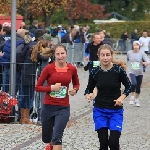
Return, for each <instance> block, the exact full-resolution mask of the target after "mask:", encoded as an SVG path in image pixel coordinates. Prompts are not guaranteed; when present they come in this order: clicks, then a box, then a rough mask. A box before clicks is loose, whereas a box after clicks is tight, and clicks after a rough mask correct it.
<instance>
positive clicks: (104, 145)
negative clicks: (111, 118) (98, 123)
mask: <svg viewBox="0 0 150 150" xmlns="http://www.w3.org/2000/svg"><path fill="white" fill-rule="evenodd" d="M97 133H98V138H99V142H100V149H99V150H108V147H109V148H110V150H119V138H120V135H121V132H119V131H117V130H110V136H109V137H108V128H101V129H99V130H97Z"/></svg>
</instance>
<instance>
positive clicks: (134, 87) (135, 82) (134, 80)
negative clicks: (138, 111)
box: [129, 73, 143, 94]
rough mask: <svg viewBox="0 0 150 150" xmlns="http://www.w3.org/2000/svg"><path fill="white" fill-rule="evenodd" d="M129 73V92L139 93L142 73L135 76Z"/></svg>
mask: <svg viewBox="0 0 150 150" xmlns="http://www.w3.org/2000/svg"><path fill="white" fill-rule="evenodd" d="M129 75H130V79H131V92H136V93H137V94H140V92H141V90H140V89H141V84H142V80H143V75H138V76H135V75H134V74H132V73H130V74H129Z"/></svg>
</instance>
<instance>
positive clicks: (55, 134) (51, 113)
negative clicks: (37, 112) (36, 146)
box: [41, 104, 70, 145]
mask: <svg viewBox="0 0 150 150" xmlns="http://www.w3.org/2000/svg"><path fill="white" fill-rule="evenodd" d="M69 117H70V106H53V105H48V104H44V105H43V107H42V111H41V121H42V141H43V142H44V143H50V142H52V145H62V137H63V132H64V129H65V128H66V125H67V122H68V121H69Z"/></svg>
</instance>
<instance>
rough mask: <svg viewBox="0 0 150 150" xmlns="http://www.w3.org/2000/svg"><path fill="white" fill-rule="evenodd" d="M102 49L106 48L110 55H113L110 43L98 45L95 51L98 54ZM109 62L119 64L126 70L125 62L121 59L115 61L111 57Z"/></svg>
mask: <svg viewBox="0 0 150 150" xmlns="http://www.w3.org/2000/svg"><path fill="white" fill-rule="evenodd" d="M102 49H108V50H109V51H110V53H111V55H112V56H113V54H114V53H113V49H112V47H111V46H110V45H108V44H103V45H101V46H100V47H99V49H98V53H97V55H98V56H99V55H100V51H101V50H102ZM111 62H112V63H114V64H116V65H119V66H121V67H122V68H123V69H124V70H126V63H125V62H123V61H117V60H116V59H114V58H112V61H111Z"/></svg>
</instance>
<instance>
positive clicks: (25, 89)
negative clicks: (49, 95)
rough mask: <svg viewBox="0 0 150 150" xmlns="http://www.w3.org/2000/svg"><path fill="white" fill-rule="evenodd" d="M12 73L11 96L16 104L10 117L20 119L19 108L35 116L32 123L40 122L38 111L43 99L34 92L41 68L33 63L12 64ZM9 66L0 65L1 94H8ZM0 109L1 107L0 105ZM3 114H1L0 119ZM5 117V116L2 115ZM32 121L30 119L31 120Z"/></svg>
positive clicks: (5, 64) (39, 94) (7, 64)
mask: <svg viewBox="0 0 150 150" xmlns="http://www.w3.org/2000/svg"><path fill="white" fill-rule="evenodd" d="M13 66H16V70H14V68H15V67H13V72H16V81H15V83H16V84H15V85H14V89H15V95H11V96H13V97H15V98H16V99H17V100H18V104H17V105H16V106H15V108H13V110H12V114H11V117H13V118H15V120H16V119H18V118H19V117H20V108H28V109H29V110H31V115H32V114H33V113H34V114H36V118H34V121H35V119H36V121H38V120H40V109H41V103H42V99H43V95H41V93H38V92H36V91H35V90H34V89H35V84H36V81H37V79H38V77H39V75H40V73H41V70H42V68H41V66H40V65H39V64H35V63H22V64H20V63H19V64H14V65H13ZM10 77H11V74H10V64H9V63H3V64H0V89H1V90H2V91H3V92H6V93H8V94H9V93H10ZM0 109H2V108H1V105H0ZM2 115H3V114H1V117H2ZM4 116H5V117H6V115H5V114H4ZM31 120H32V118H31Z"/></svg>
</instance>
